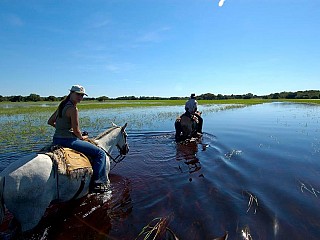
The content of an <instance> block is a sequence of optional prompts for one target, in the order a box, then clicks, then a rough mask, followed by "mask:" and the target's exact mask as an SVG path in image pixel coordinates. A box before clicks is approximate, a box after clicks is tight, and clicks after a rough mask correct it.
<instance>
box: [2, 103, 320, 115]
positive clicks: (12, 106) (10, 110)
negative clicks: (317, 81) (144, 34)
mask: <svg viewBox="0 0 320 240" xmlns="http://www.w3.org/2000/svg"><path fill="white" fill-rule="evenodd" d="M185 102H186V101H185V100H108V101H105V102H97V101H83V102H81V103H80V104H79V105H78V107H79V109H86V110H91V109H110V108H125V107H130V108H135V107H156V106H180V105H184V104H185ZM270 102H294V103H307V104H320V100H317V99H228V100H198V103H199V105H200V106H201V105H207V104H243V105H254V104H262V103H270ZM58 105H59V102H16V103H12V102H0V115H15V114H25V113H39V112H53V111H55V109H56V108H57V107H58Z"/></svg>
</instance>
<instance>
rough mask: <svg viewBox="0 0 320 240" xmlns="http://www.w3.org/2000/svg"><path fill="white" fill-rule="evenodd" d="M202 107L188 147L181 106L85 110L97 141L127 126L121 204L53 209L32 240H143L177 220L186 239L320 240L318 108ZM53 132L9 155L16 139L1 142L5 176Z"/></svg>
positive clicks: (92, 199) (116, 193)
mask: <svg viewBox="0 0 320 240" xmlns="http://www.w3.org/2000/svg"><path fill="white" fill-rule="evenodd" d="M200 108H201V109H200V110H202V111H203V118H204V132H205V133H204V135H203V138H202V140H201V141H199V142H192V143H188V144H176V143H175V142H174V131H173V130H174V129H173V122H174V119H175V118H176V116H178V115H179V114H180V113H181V109H183V107H182V106H178V107H153V108H141V109H135V108H133V109H130V108H125V109H121V110H112V111H110V110H108V111H107V110H97V111H92V110H91V111H83V112H81V118H82V126H85V128H86V130H88V131H89V132H90V133H92V134H93V135H95V134H97V133H99V132H101V131H103V130H104V129H105V128H106V127H107V126H109V125H110V122H111V121H114V122H115V123H117V124H119V125H120V124H121V125H122V124H124V123H125V122H128V129H127V132H128V134H129V137H128V141H129V145H130V152H129V155H128V156H127V157H126V159H125V160H124V161H123V162H122V163H120V164H118V165H116V166H115V167H114V168H113V170H112V174H111V176H110V178H111V182H112V193H113V196H112V198H111V200H105V199H104V198H103V196H99V197H97V196H93V195H91V196H88V197H87V198H84V199H81V200H79V201H78V202H76V203H72V204H66V205H60V206H52V207H51V208H49V209H48V212H47V214H46V216H45V217H44V219H43V221H42V222H41V224H40V225H39V227H38V229H36V230H34V231H33V232H32V233H31V237H30V238H32V239H41V238H42V239H66V238H68V239H135V237H137V236H138V235H139V233H140V232H141V230H142V229H143V227H144V226H146V225H147V224H148V223H149V222H150V221H152V220H153V219H154V218H157V217H169V219H170V221H169V225H168V226H169V227H170V229H171V230H172V231H173V232H174V233H175V234H176V235H177V236H178V237H179V238H180V239H188V240H189V239H213V238H214V237H219V236H222V235H224V234H225V232H226V231H227V232H228V234H229V238H228V239H318V238H319V236H320V226H319V225H320V221H319V220H320V219H319V216H320V206H319V205H320V204H319V203H320V199H319V195H320V183H319V179H320V164H319V159H320V139H319V131H320V127H319V120H320V111H319V110H320V107H319V106H315V105H302V104H286V103H272V104H261V105H256V106H250V107H243V108H236V109H229V110H224V111H222V110H223V107H221V106H219V105H215V106H200ZM23 117H25V116H22V118H23ZM20 118H21V116H20V117H17V118H16V119H10V121H12V122H14V121H18V122H19V121H21V119H20ZM45 118H46V116H42V117H39V118H38V119H45ZM8 122H9V121H8V119H5V118H3V119H0V124H8ZM30 122H32V124H34V122H33V121H30ZM32 124H31V123H30V125H32ZM35 125H37V123H36V124H35ZM52 131H53V130H52V129H51V128H49V127H46V128H44V130H43V133H44V135H45V137H39V136H38V135H37V137H36V133H34V134H33V133H32V134H31V135H35V136H34V137H32V138H30V139H28V140H26V141H23V143H24V145H26V146H27V147H25V146H24V147H25V149H24V150H21V147H23V146H17V145H16V143H17V142H19V141H18V140H17V141H14V143H15V144H11V145H10V146H9V150H8V149H4V147H5V145H6V143H8V141H7V140H6V141H7V142H5V141H4V140H2V141H1V142H0V146H2V149H1V150H0V163H1V166H0V167H1V170H2V169H3V168H4V167H5V166H6V165H7V164H9V162H12V161H14V160H15V159H16V156H17V155H18V156H21V155H25V154H28V153H30V152H31V151H32V150H33V149H35V148H40V147H41V146H42V145H44V143H43V142H49V141H50V136H51V134H52V133H53V132H52ZM39 139H40V140H41V141H40V140H39ZM9 142H10V141H9ZM115 154H116V153H114V155H115ZM59 209H60V210H59ZM61 209H62V210H61ZM6 219H7V220H8V219H10V214H9V213H8V214H7V215H6Z"/></svg>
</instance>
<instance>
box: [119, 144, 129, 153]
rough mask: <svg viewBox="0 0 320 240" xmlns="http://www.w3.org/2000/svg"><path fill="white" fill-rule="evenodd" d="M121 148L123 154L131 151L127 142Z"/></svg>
mask: <svg viewBox="0 0 320 240" xmlns="http://www.w3.org/2000/svg"><path fill="white" fill-rule="evenodd" d="M119 149H120V154H121V155H127V153H128V152H129V145H128V144H127V143H126V144H125V145H123V147H122V148H119Z"/></svg>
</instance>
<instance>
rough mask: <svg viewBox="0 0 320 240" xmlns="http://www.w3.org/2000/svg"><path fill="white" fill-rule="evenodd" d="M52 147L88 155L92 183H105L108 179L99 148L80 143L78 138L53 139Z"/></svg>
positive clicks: (104, 162) (104, 156) (103, 155)
mask: <svg viewBox="0 0 320 240" xmlns="http://www.w3.org/2000/svg"><path fill="white" fill-rule="evenodd" d="M53 144H54V145H60V146H63V147H68V148H72V149H74V150H76V151H79V152H82V153H83V154H85V155H88V156H90V157H91V159H92V162H91V164H92V169H93V182H94V183H97V184H99V183H107V181H108V177H107V173H106V153H105V152H104V151H103V150H102V149H101V148H99V147H97V146H95V145H93V144H91V143H89V142H86V141H82V140H80V139H78V138H56V137H54V138H53Z"/></svg>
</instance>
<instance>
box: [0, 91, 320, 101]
mask: <svg viewBox="0 0 320 240" xmlns="http://www.w3.org/2000/svg"><path fill="white" fill-rule="evenodd" d="M63 98H65V96H64V97H55V96H48V97H41V96H40V95H38V94H35V93H31V94H30V95H29V96H21V95H17V96H1V95H0V102H4V101H8V102H39V101H50V102H55V101H61V100H62V99H63ZM187 98H188V97H168V98H164V97H147V96H140V97H135V96H123V97H117V98H109V97H107V96H101V97H97V98H92V97H85V98H84V100H85V101H88V100H95V101H99V102H103V101H107V100H184V99H187ZM252 98H260V99H261V98H262V99H320V91H319V90H306V91H297V92H280V93H271V94H269V95H263V96H257V95H254V94H252V93H247V94H242V95H234V94H231V95H222V94H217V95H215V94H212V93H205V94H201V95H198V96H197V99H198V100H226V99H252Z"/></svg>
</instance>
